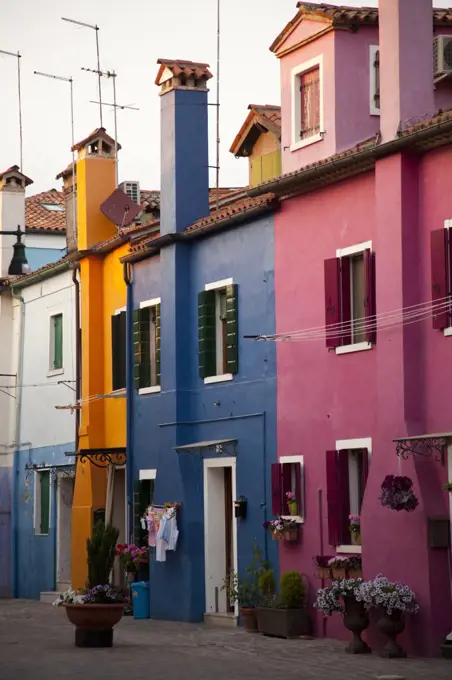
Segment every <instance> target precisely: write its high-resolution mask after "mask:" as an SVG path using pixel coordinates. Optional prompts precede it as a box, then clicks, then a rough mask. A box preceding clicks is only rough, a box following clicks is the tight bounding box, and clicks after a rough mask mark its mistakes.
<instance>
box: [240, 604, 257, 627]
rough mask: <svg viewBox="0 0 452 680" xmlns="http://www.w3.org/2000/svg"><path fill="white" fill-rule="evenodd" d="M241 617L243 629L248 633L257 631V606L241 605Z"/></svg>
mask: <svg viewBox="0 0 452 680" xmlns="http://www.w3.org/2000/svg"><path fill="white" fill-rule="evenodd" d="M240 618H241V620H242V623H243V630H245V631H246V632H247V633H257V612H256V608H255V607H241V608H240Z"/></svg>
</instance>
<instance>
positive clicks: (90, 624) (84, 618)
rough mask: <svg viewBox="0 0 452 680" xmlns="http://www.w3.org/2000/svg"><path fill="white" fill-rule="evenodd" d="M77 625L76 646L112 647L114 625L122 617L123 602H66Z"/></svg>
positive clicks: (68, 610) (69, 616)
mask: <svg viewBox="0 0 452 680" xmlns="http://www.w3.org/2000/svg"><path fill="white" fill-rule="evenodd" d="M64 608H65V610H66V614H67V617H68V619H69V621H70V622H71V623H73V624H74V626H75V646H76V647H112V646H113V627H114V626H115V625H116V624H117V623H118V622H119V621H120V620H121V619H122V615H123V613H124V605H123V604H65V605H64Z"/></svg>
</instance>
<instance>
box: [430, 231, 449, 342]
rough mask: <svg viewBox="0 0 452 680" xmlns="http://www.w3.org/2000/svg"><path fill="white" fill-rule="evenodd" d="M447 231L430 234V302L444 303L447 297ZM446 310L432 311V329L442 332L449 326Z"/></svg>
mask: <svg viewBox="0 0 452 680" xmlns="http://www.w3.org/2000/svg"><path fill="white" fill-rule="evenodd" d="M447 231H448V230H447V229H437V230H436V231H432V233H431V234H430V249H431V260H432V302H433V304H435V302H436V303H439V302H445V300H444V298H445V297H446V296H447V265H446V262H447V258H446V252H447V250H446V249H447ZM448 316H449V315H448V313H447V310H446V309H445V308H444V311H438V312H437V313H435V311H433V328H437V329H439V330H442V329H443V328H447V326H448V325H449V319H448Z"/></svg>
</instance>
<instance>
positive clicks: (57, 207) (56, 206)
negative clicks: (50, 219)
mask: <svg viewBox="0 0 452 680" xmlns="http://www.w3.org/2000/svg"><path fill="white" fill-rule="evenodd" d="M41 207H42V208H45V209H46V210H48V211H49V212H64V206H63V205H61V203H41Z"/></svg>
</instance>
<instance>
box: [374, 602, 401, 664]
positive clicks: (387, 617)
mask: <svg viewBox="0 0 452 680" xmlns="http://www.w3.org/2000/svg"><path fill="white" fill-rule="evenodd" d="M377 626H378V630H379V631H380V632H381V633H383V635H386V637H387V638H388V642H387V643H386V644H385V646H384V647H383V649H382V650H381V651H380V652H379V654H380V656H382V657H384V658H385V659H404V658H405V657H406V652H405V651H404V650H403V649H402V648H401V646H400V645H399V644H398V642H397V641H396V637H397V636H398V635H400V633H403V631H404V630H405V619H404V618H403V613H402V612H401V611H400V610H398V609H395V610H394V611H393V612H392V614H387V613H386V612H385V611H382V612H381V616H380V618H379V619H378V623H377Z"/></svg>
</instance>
